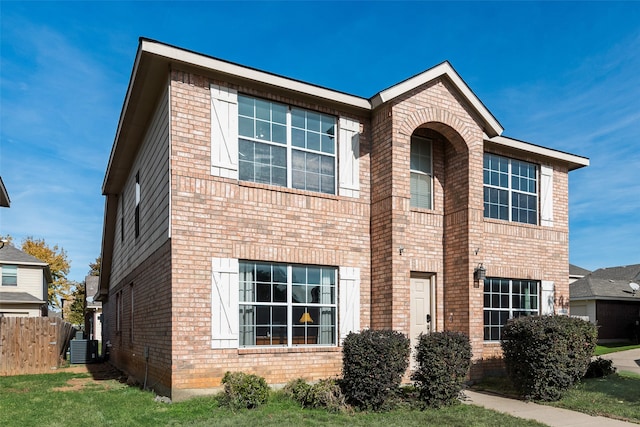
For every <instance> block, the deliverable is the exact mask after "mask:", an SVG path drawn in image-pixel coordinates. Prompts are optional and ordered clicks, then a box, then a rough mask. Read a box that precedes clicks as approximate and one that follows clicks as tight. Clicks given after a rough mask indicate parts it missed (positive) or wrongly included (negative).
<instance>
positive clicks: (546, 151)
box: [487, 136, 589, 171]
mask: <svg viewBox="0 0 640 427" xmlns="http://www.w3.org/2000/svg"><path fill="white" fill-rule="evenodd" d="M487 141H489V142H491V143H493V144H496V145H499V146H502V147H507V148H511V149H515V150H518V151H525V152H527V153H530V154H534V155H536V156H542V157H547V158H550V159H553V160H555V161H561V162H563V163H566V164H567V166H568V168H569V170H570V171H572V170H576V169H580V168H582V167H585V166H589V159H588V158H587V157H582V156H578V155H575V154H571V153H566V152H564V151H559V150H554V149H551V148H547V147H542V146H540V145H535V144H531V143H530V142H524V141H520V140H518V139H514V138H509V137H506V136H494V137H488V138H487Z"/></svg>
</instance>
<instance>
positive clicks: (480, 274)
mask: <svg viewBox="0 0 640 427" xmlns="http://www.w3.org/2000/svg"><path fill="white" fill-rule="evenodd" d="M486 278H487V269H486V268H484V266H483V265H482V263H480V264H478V266H477V267H476V268H475V270H473V281H474V282H475V283H474V285H476V284H477V286H475V287H476V288H477V287H479V286H480V283H479V282H480V281H481V280H484V279H486Z"/></svg>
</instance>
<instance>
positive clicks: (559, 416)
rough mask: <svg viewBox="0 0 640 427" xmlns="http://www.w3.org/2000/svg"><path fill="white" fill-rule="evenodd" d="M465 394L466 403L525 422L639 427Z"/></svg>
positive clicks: (555, 425)
mask: <svg viewBox="0 0 640 427" xmlns="http://www.w3.org/2000/svg"><path fill="white" fill-rule="evenodd" d="M464 394H465V395H466V396H467V399H465V400H464V403H468V404H472V405H478V406H482V407H485V408H487V409H492V410H494V411H498V412H502V413H505V414H509V415H513V416H514V417H518V418H524V419H525V420H536V421H538V422H540V423H543V424H546V425H548V426H552V427H573V426H575V427H629V426H634V427H638V424H634V423H629V422H625V421H618V420H614V419H612V418H606V417H599V416H598V417H594V416H592V415H587V414H583V413H582V412H575V411H569V410H568V409H561V408H554V407H552V406H547V405H539V404H537V403H532V402H524V401H522V400H516V399H509V398H506V397H501V396H496V395H493V394H486V393H479V392H475V391H470V390H465V391H464Z"/></svg>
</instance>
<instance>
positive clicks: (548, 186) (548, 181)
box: [540, 165, 553, 227]
mask: <svg viewBox="0 0 640 427" xmlns="http://www.w3.org/2000/svg"><path fill="white" fill-rule="evenodd" d="M540 223H541V224H540V225H543V226H547V227H553V167H551V166H546V165H542V166H541V167H540Z"/></svg>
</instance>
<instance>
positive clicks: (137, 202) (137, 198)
mask: <svg viewBox="0 0 640 427" xmlns="http://www.w3.org/2000/svg"><path fill="white" fill-rule="evenodd" d="M141 197H142V196H141V189H140V171H138V172H137V173H136V185H135V210H134V222H135V236H136V238H137V237H139V236H140V200H141Z"/></svg>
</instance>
